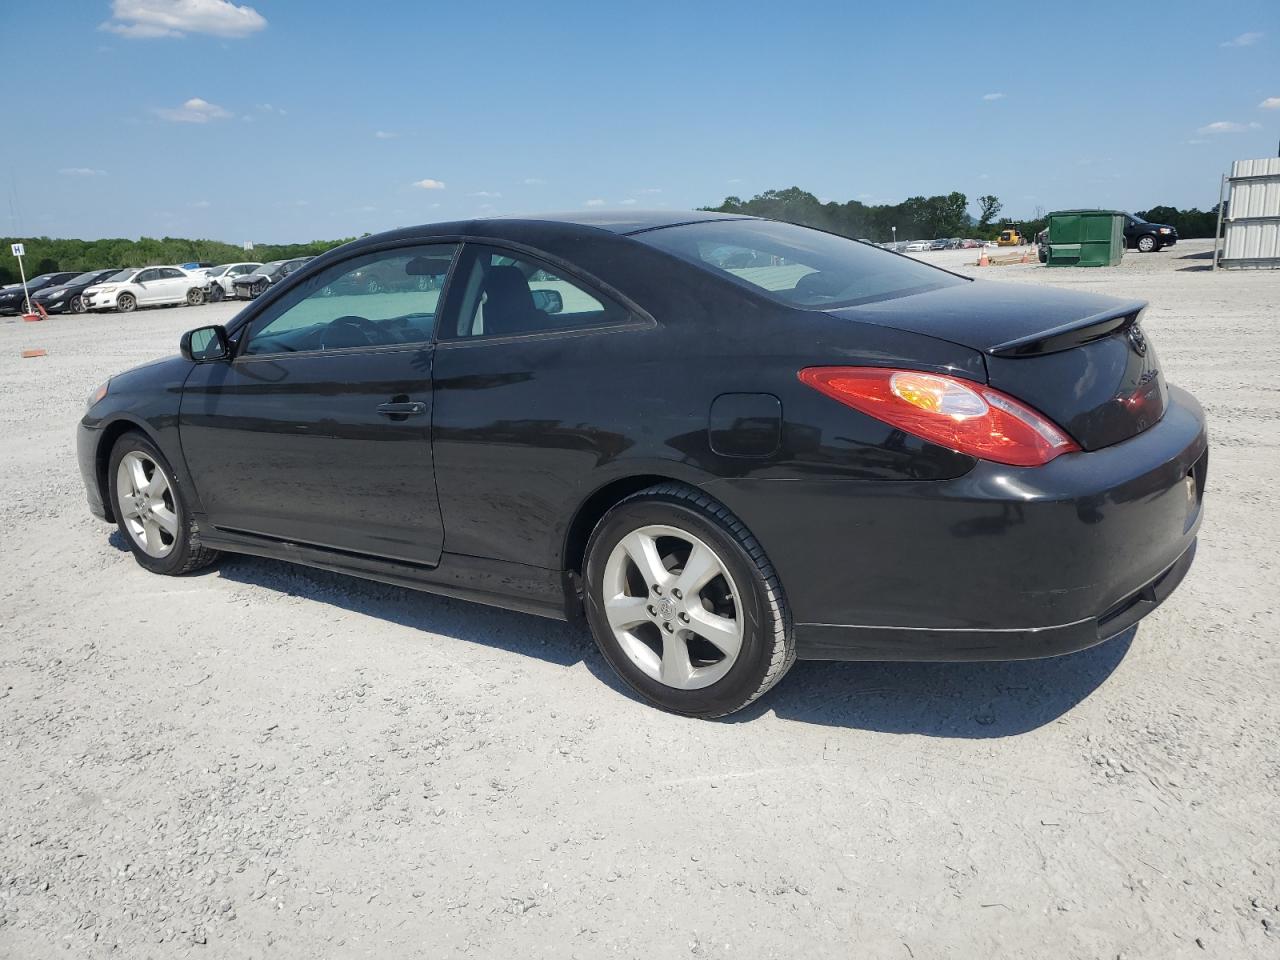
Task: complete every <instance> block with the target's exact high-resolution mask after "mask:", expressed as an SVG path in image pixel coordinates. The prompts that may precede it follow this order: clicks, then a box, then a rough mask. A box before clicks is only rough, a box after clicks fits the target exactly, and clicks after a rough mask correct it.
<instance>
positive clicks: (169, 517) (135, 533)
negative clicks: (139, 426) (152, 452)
mask: <svg viewBox="0 0 1280 960" xmlns="http://www.w3.org/2000/svg"><path fill="white" fill-rule="evenodd" d="M116 508H117V509H118V510H119V511H120V516H121V518H122V519H123V521H124V527H125V529H126V530H127V531H128V532H129V536H130V537H132V538H133V542H134V543H136V544H137V545H138V548H139V549H141V550H142V552H143V553H145V554H146V555H147V556H149V557H155V558H157V559H159V558H161V557H167V556H168V555H169V554H170V553H171V552H172V551H173V548H174V546H175V545H176V544H177V542H178V511H177V507H176V505H175V504H174V499H173V488H172V487H171V486H170V484H169V478H168V477H166V476H165V473H164V471H163V470H162V469H160V465H159V464H157V463H156V462H155V461H154V460H152V459H151V458H150V457H149V456H147V455H146V454H145V453H143V452H141V451H140V450H130V451H129V452H128V453H126V454H125V455H124V456H123V457H122V458H121V459H120V465H119V466H118V467H117V468H116Z"/></svg>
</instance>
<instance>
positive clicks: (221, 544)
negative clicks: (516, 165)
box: [78, 212, 1208, 717]
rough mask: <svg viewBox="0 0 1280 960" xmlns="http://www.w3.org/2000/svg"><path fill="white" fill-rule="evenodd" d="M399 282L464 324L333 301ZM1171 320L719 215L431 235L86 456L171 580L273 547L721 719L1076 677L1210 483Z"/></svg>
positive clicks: (327, 269) (379, 248) (118, 518)
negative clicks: (918, 685) (539, 622)
mask: <svg viewBox="0 0 1280 960" xmlns="http://www.w3.org/2000/svg"><path fill="white" fill-rule="evenodd" d="M459 237H461V238H463V239H462V240H459V239H458V238H459ZM730 246H737V247H738V248H740V249H741V250H742V251H743V252H744V253H747V254H750V255H751V256H752V258H753V259H755V258H757V257H767V258H769V259H770V260H771V262H772V263H774V264H775V266H773V267H772V268H766V267H760V268H754V269H752V270H751V271H750V272H749V273H745V272H742V271H741V270H739V269H737V268H727V267H724V266H722V265H721V264H720V263H719V262H718V259H717V257H718V256H719V252H720V251H723V250H724V248H725V247H730ZM375 264H376V265H378V268H379V269H380V270H381V269H385V270H388V271H390V272H392V273H393V274H403V275H404V276H405V277H406V278H409V277H424V276H425V277H433V278H443V277H445V276H446V275H447V276H450V277H451V280H450V288H449V291H448V292H447V294H446V299H445V300H443V301H441V300H440V299H439V294H438V292H437V290H435V289H431V290H426V291H415V292H411V293H406V294H402V295H398V296H384V295H380V294H373V295H370V294H367V293H366V294H360V295H353V296H347V297H342V298H333V297H325V296H324V294H323V290H324V288H325V287H326V286H331V285H333V284H335V283H341V282H342V280H343V278H344V277H346V276H348V275H350V274H351V273H352V272H355V271H363V270H369V269H370V268H372V267H373V266H374V265H375ZM537 291H555V292H556V293H558V294H559V297H558V299H559V301H560V305H561V309H560V311H559V312H557V313H551V312H549V311H548V310H542V309H539V308H538V307H537V305H536V299H535V297H534V294H535V292H537ZM1145 308H1146V305H1145V303H1143V302H1142V301H1136V300H1117V299H1113V298H1110V297H1104V296H1099V295H1097V294H1091V293H1082V292H1075V291H1068V290H1060V289H1052V288H1039V287H1031V286H1027V285H1022V284H1001V283H997V282H992V281H984V282H976V281H973V280H971V279H968V278H965V277H961V276H957V275H955V274H952V273H949V272H946V271H943V270H938V269H936V268H934V267H931V266H928V265H927V264H922V263H919V262H917V261H914V260H912V259H910V258H904V257H895V256H890V255H888V254H886V253H884V252H883V251H879V250H875V249H873V248H871V247H868V246H867V245H865V244H861V243H858V242H856V241H854V240H849V239H846V238H843V237H839V236H835V235H832V234H827V233H822V232H819V231H815V230H810V229H808V228H805V227H800V226H796V225H794V224H786V223H777V222H773V221H768V220H759V219H754V218H747V217H742V218H737V217H726V216H723V215H717V214H713V213H705V212H699V213H672V212H662V213H651V214H645V213H638V214H631V215H630V216H628V217H626V218H624V217H619V216H618V215H616V214H612V215H607V216H600V215H597V216H591V215H583V216H578V217H567V218H563V219H554V218H549V217H541V218H537V219H528V220H524V219H514V218H513V219H498V220H489V221H470V222H463V223H445V224H436V225H431V226H424V227H414V228H408V229H402V230H397V231H394V232H391V233H384V234H379V235H375V236H370V237H366V238H363V239H361V240H358V241H355V242H354V243H350V244H347V245H345V246H343V247H340V248H338V249H336V250H333V251H331V252H329V253H327V254H325V255H324V256H322V257H320V258H318V259H316V260H315V261H314V262H312V263H310V264H308V265H306V266H304V267H303V268H302V269H300V270H299V271H298V272H297V273H295V274H294V275H293V276H291V277H289V278H287V279H285V280H283V281H281V283H280V284H279V285H278V287H277V288H276V289H274V290H272V291H271V292H270V293H268V294H267V296H265V297H262V298H261V299H259V300H258V301H257V302H255V303H253V304H251V305H249V306H247V307H245V309H244V310H242V311H241V312H240V313H239V314H238V315H237V316H236V317H235V318H234V319H233V320H232V321H231V323H230V324H229V325H228V326H226V327H223V326H205V327H201V328H199V329H197V330H193V331H191V332H189V333H187V334H185V335H184V336H183V337H182V340H181V343H180V355H179V356H177V357H173V358H171V359H169V360H164V361H160V362H156V363H151V364H148V365H145V366H142V367H138V368H135V369H134V370H132V371H129V372H126V373H122V374H120V375H118V376H116V377H113V378H112V379H111V380H110V381H108V382H107V383H106V384H104V385H103V386H102V387H101V388H99V390H98V391H97V392H96V393H95V394H94V396H93V398H92V399H91V401H90V404H89V407H88V409H87V411H86V412H85V414H84V416H83V418H82V420H81V422H80V426H79V430H78V451H79V453H78V458H79V464H80V469H81V472H82V474H83V477H84V482H85V485H86V490H87V494H88V500H89V506H90V509H91V511H92V512H93V513H94V514H96V515H97V516H99V517H102V518H104V519H107V520H110V521H113V522H115V523H116V524H117V525H118V528H119V530H120V533H121V535H122V537H123V542H124V543H126V544H128V546H129V548H130V550H131V551H132V552H133V554H134V557H135V558H136V559H137V561H138V563H139V564H140V565H141V566H143V567H144V568H145V569H147V570H150V571H152V572H154V573H159V574H182V573H187V572H189V571H192V570H195V569H198V568H200V567H203V566H206V565H208V564H209V563H211V562H213V561H214V560H215V559H216V558H217V556H218V553H219V552H220V551H229V552H237V553H249V554H254V555H259V556H267V557H275V558H280V559H286V560H292V561H298V562H301V563H305V564H308V565H311V566H316V567H321V568H325V569H328V570H334V571H339V572H344V573H349V574H355V575H358V576H364V577H370V578H373V579H377V580H383V581H388V582H391V583H396V584H400V585H403V586H409V587H414V588H418V589H423V590H428V591H436V592H440V593H444V594H447V595H450V596H454V597H461V598H464V599H473V600H479V601H482V602H485V603H490V604H496V605H499V606H505V607H510V608H513V609H518V610H523V611H526V612H530V613H537V614H541V615H544V616H550V617H557V618H560V619H573V620H576V619H578V618H579V617H581V618H583V619H585V621H586V623H587V624H588V625H589V627H590V629H591V631H592V633H593V635H594V637H595V640H596V643H597V644H598V645H599V647H600V650H601V651H602V653H603V656H604V658H605V659H606V661H607V662H608V663H610V664H611V665H612V667H613V668H614V669H615V670H616V671H617V672H618V674H619V675H620V676H621V677H622V679H623V680H624V681H625V682H626V683H627V684H628V685H630V686H631V687H632V688H633V689H634V690H635V691H637V693H638V694H639V695H640V696H642V697H644V698H646V699H647V700H649V701H651V702H652V703H655V704H657V705H659V706H661V707H664V708H666V709H668V710H672V711H675V712H678V713H683V714H688V715H693V716H700V717H715V716H721V715H724V714H727V713H731V712H733V711H735V710H738V709H740V708H741V707H743V706H745V705H746V704H748V703H750V702H751V701H752V700H754V699H755V698H757V697H758V696H760V695H761V694H763V693H764V692H765V691H766V690H768V689H769V688H770V687H771V686H773V685H774V684H775V683H776V682H777V681H778V680H779V679H780V678H781V677H782V676H783V674H785V673H786V671H787V669H788V668H789V667H790V665H791V663H792V662H793V661H794V660H795V659H797V658H801V659H809V658H811V659H837V660H840V659H843V660H981V659H1017V658H1034V657H1043V656H1050V655H1055V654H1061V653H1066V652H1069V651H1073V650H1078V649H1082V648H1084V647H1088V646H1092V645H1094V644H1096V643H1099V642H1101V641H1103V640H1106V639H1108V638H1110V637H1112V636H1115V635H1117V634H1119V633H1121V632H1123V631H1126V630H1128V629H1129V628H1130V627H1132V626H1133V624H1135V623H1136V622H1137V621H1138V620H1140V619H1141V618H1142V617H1144V616H1145V615H1146V614H1147V613H1149V612H1150V611H1151V610H1153V609H1154V608H1155V607H1156V606H1158V605H1159V604H1160V603H1161V602H1162V601H1163V600H1164V599H1165V598H1166V597H1167V596H1168V595H1169V594H1170V593H1171V592H1172V591H1173V590H1174V588H1175V587H1176V586H1177V585H1178V583H1179V582H1180V581H1181V579H1182V578H1183V576H1184V575H1185V573H1186V571H1187V569H1188V568H1189V566H1190V564H1191V562H1192V558H1193V556H1194V553H1195V545H1196V534H1197V531H1198V528H1199V524H1200V520H1201V513H1202V511H1201V504H1202V497H1203V493H1204V489H1205V478H1206V469H1207V462H1208V461H1207V456H1208V454H1207V441H1206V435H1205V420H1204V414H1203V412H1202V411H1201V409H1200V406H1199V405H1198V404H1197V403H1196V401H1195V399H1194V398H1192V396H1191V395H1190V394H1188V393H1186V392H1184V391H1182V390H1180V389H1178V388H1177V387H1176V386H1173V385H1171V384H1168V383H1167V382H1166V381H1165V378H1164V374H1163V372H1162V370H1163V365H1162V364H1160V363H1159V361H1158V360H1157V358H1156V352H1155V349H1154V348H1153V346H1152V345H1151V342H1150V339H1149V338H1148V336H1147V335H1146V334H1145V332H1144V331H1143V330H1142V327H1141V319H1142V315H1143V311H1144V310H1145ZM318 360H319V361H320V362H317V361H318ZM637 398H640V400H641V401H642V402H638V401H637ZM784 411H785V413H784ZM150 599H151V600H154V597H151V598H150Z"/></svg>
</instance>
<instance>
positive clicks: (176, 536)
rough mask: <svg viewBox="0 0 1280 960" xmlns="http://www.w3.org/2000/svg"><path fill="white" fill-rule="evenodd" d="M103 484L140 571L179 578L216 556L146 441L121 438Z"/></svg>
mask: <svg viewBox="0 0 1280 960" xmlns="http://www.w3.org/2000/svg"><path fill="white" fill-rule="evenodd" d="M107 481H108V485H109V493H110V497H111V505H112V511H113V513H114V514H115V518H116V526H117V527H119V529H120V533H121V535H122V536H123V537H124V539H125V542H126V543H128V544H129V549H130V550H131V551H132V552H133V557H134V559H135V560H137V561H138V563H139V564H140V565H141V566H142V567H144V568H145V569H147V570H150V571H151V572H152V573H159V574H165V575H167V576H178V575H180V574H184V573H190V572H191V571H193V570H199V569H200V568H201V567H207V566H208V565H209V564H211V563H213V562H214V561H215V560H216V559H218V551H216V550H210V549H209V548H208V547H205V546H203V545H202V544H201V543H200V538H199V535H198V534H197V532H196V525H195V521H194V520H193V519H192V518H191V511H190V510H189V509H188V507H187V504H186V503H185V501H184V499H183V496H182V490H181V489H180V488H179V486H178V484H177V482H176V480H175V479H174V473H173V468H172V467H170V466H169V461H168V460H166V459H165V457H164V454H162V453H161V452H160V450H159V448H157V447H156V445H155V444H154V443H152V442H151V441H150V440H148V439H147V438H146V437H145V436H143V435H142V434H140V433H126V434H125V435H124V436H122V437H121V438H120V439H119V440H117V441H116V445H115V446H114V447H112V449H111V458H110V459H109V460H108V462H107Z"/></svg>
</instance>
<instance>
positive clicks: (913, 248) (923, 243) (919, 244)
mask: <svg viewBox="0 0 1280 960" xmlns="http://www.w3.org/2000/svg"><path fill="white" fill-rule="evenodd" d="M931 245H932V244H931V242H930V241H928V240H912V241H911V242H910V243H908V244H907V246H906V251H907V253H920V252H922V251H924V250H928V249H929V247H930V246H931Z"/></svg>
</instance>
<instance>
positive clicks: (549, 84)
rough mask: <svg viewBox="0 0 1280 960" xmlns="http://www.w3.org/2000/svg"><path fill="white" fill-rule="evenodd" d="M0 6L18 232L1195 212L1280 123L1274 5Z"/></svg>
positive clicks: (148, 2)
mask: <svg viewBox="0 0 1280 960" xmlns="http://www.w3.org/2000/svg"><path fill="white" fill-rule="evenodd" d="M3 6H4V9H3V11H0V35H2V36H4V37H6V39H7V41H8V46H9V49H10V50H11V51H13V50H15V49H17V48H18V45H19V43H20V44H21V45H22V46H24V47H25V48H26V49H28V50H29V51H30V57H29V58H28V62H29V63H30V65H31V68H32V69H31V70H29V71H26V76H25V77H24V75H23V73H22V72H19V71H10V72H9V74H8V78H7V84H8V87H9V98H8V100H9V103H10V105H11V109H12V108H14V105H17V104H22V105H23V106H22V107H21V108H20V112H19V113H18V114H17V115H15V116H13V117H12V118H11V123H10V124H9V125H8V128H7V133H8V137H7V139H8V146H7V147H6V149H5V150H4V151H3V154H2V156H3V160H0V177H3V181H4V187H5V192H6V201H7V202H6V204H5V205H4V208H3V209H0V217H4V218H5V220H6V223H4V224H3V226H0V232H7V233H10V234H15V235H19V236H32V235H50V236H63V237H86V238H93V237H101V236H128V237H136V236H138V235H142V234H146V235H151V236H158V235H165V234H168V235H173V236H199V237H212V238H216V239H221V240H228V241H231V242H239V241H242V240H255V241H259V242H267V241H295V240H309V239H320V238H332V237H340V236H349V235H353V234H356V233H361V232H364V231H377V230H382V229H387V228H390V227H394V226H399V225H403V224H408V223H422V222H429V221H433V220H448V219H457V218H462V217H470V216H476V215H485V214H488V213H519V212H531V211H537V210H564V209H579V208H584V207H587V206H588V205H590V206H605V207H614V206H623V207H625V206H636V207H670V208H673V209H681V208H690V207H694V206H699V205H704V204H708V203H716V202H719V201H720V200H721V199H722V198H723V197H725V196H726V195H728V194H737V195H740V196H743V197H748V196H751V195H752V194H754V193H757V192H759V191H761V190H765V189H769V188H771V187H786V186H791V185H798V186H801V187H804V188H806V189H809V190H812V191H813V192H814V193H816V194H818V195H819V196H820V197H822V198H824V199H837V200H845V199H852V198H858V199H862V200H864V201H866V202H869V203H871V202H885V201H892V202H896V201H898V200H901V199H902V198H904V197H906V196H909V195H914V194H932V193H942V192H947V191H950V190H960V191H962V192H964V193H966V194H967V195H968V196H969V198H970V200H972V199H973V198H974V197H977V196H979V195H980V194H983V193H987V192H992V193H995V194H997V195H998V196H999V197H1001V199H1002V200H1003V201H1004V203H1005V212H1006V213H1008V214H1014V215H1018V214H1030V213H1031V212H1032V211H1033V210H1034V209H1035V208H1036V207H1037V206H1041V207H1044V208H1046V209H1053V208H1055V207H1069V206H1095V205H1096V206H1118V207H1123V208H1128V209H1145V208H1147V207H1149V206H1151V205H1154V204H1157V203H1168V204H1173V205H1176V206H1199V207H1202V208H1204V207H1207V206H1211V205H1212V204H1213V203H1215V202H1216V201H1217V198H1218V183H1219V178H1220V176H1221V175H1222V173H1223V172H1224V171H1225V169H1226V168H1227V166H1228V165H1229V163H1230V161H1231V160H1232V159H1236V158H1243V157H1259V156H1271V155H1274V154H1275V152H1276V145H1277V139H1278V138H1280V3H1276V2H1275V0H1268V2H1256V3H1253V2H1238V3H1230V4H1209V3H1204V2H1202V0H1186V2H1182V0H1165V2H1162V3H1160V4H1158V5H1153V4H1135V3H1115V2H1106V3H1101V2H1099V3H1093V2H1090V0H1077V2H1076V3H1073V4H1033V5H1031V6H1026V5H1023V6H1020V7H1017V6H1010V7H1009V8H1008V9H1007V10H1006V11H1005V12H1004V13H1001V12H1000V10H1001V5H1000V4H999V3H997V2H994V0H984V2H980V3H979V2H960V0H952V2H938V3H934V2H929V0H917V2H913V3H900V2H887V3H878V4H863V3H852V2H833V3H806V2H803V0H792V2H788V3H779V2H777V0H774V2H771V3H757V2H754V0H739V2H735V3H711V2H705V3H704V2H690V0H683V2H667V0H646V2H644V3H611V2H563V3H561V2H554V0H551V2H543V3H527V2H526V3H519V4H517V3H506V2H503V0H490V2H486V3H483V4H480V3H468V2H461V3H459V2H453V3H438V2H435V0H368V2H365V3H360V4H353V3H349V2H330V0H287V2H286V0H250V2H248V3H243V4H238V5H233V4H231V3H228V2H226V0H114V2H111V0H43V2H40V0H10V2H8V3H5V4H4V5H3ZM1074 9H1079V10H1082V11H1084V13H1081V14H1073V13H1071V12H1070V11H1072V10H1074ZM24 87H26V88H27V89H29V90H30V91H32V93H30V94H26V93H24V92H23V88H24ZM24 138H25V141H26V143H27V144H28V147H27V149H25V150H21V149H18V144H19V143H21V142H22V141H23V139H24Z"/></svg>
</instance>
